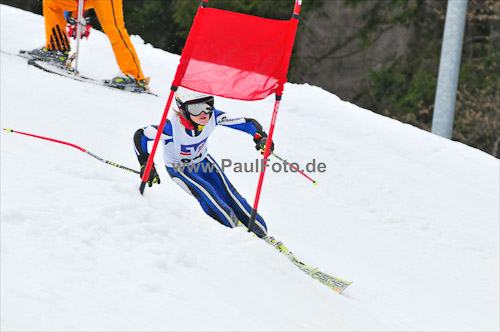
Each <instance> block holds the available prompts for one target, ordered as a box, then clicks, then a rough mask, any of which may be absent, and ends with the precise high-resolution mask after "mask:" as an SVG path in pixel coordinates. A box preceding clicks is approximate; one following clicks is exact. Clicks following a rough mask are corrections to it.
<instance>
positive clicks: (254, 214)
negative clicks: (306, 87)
mask: <svg viewBox="0 0 500 332" xmlns="http://www.w3.org/2000/svg"><path fill="white" fill-rule="evenodd" d="M301 6H302V0H295V6H294V8H293V14H292V19H296V20H298V19H299V14H300V7H301ZM282 84H284V82H283V83H282ZM278 91H279V93H278V92H277V93H276V102H275V103H274V110H273V117H272V119H271V127H270V128H269V136H268V137H267V142H266V150H265V151H264V159H263V163H262V168H263V169H262V170H261V171H260V176H259V184H258V185H257V192H256V194H255V200H254V203H253V208H252V214H251V215H250V220H249V222H248V231H249V232H251V231H253V227H254V225H255V219H256V217H257V208H258V206H259V199H260V193H261V190H262V184H263V182H264V174H265V172H266V168H267V166H268V165H267V162H268V161H269V159H268V158H269V154H270V153H271V145H272V143H273V133H274V126H275V124H276V117H277V116H278V109H279V106H280V100H281V95H282V93H283V85H281V86H280V87H279V88H278Z"/></svg>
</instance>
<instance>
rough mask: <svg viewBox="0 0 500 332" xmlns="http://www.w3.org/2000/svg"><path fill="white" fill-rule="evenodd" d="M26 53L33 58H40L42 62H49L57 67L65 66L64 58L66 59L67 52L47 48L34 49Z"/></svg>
mask: <svg viewBox="0 0 500 332" xmlns="http://www.w3.org/2000/svg"><path fill="white" fill-rule="evenodd" d="M28 54H29V55H30V56H31V57H32V58H33V60H40V61H44V62H49V63H51V64H54V65H56V66H59V67H62V68H64V67H66V60H68V55H69V52H68V51H65V52H61V51H54V50H49V49H48V48H45V47H44V48H41V49H38V48H37V49H34V50H32V51H30V52H28Z"/></svg>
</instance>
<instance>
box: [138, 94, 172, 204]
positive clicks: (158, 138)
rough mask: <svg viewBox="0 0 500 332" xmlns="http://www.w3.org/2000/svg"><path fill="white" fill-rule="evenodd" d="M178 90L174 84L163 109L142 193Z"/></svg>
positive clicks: (145, 172)
mask: <svg viewBox="0 0 500 332" xmlns="http://www.w3.org/2000/svg"><path fill="white" fill-rule="evenodd" d="M176 90H177V87H176V86H173V85H172V87H171V88H170V95H169V96H168V100H167V105H166V106H165V110H164V111H163V116H162V118H161V122H160V125H159V126H158V132H157V133H156V137H155V141H154V144H153V149H152V150H151V153H150V154H149V158H148V162H147V164H146V169H145V170H144V174H143V175H142V182H141V187H140V188H139V191H140V192H141V195H143V194H144V188H146V183H147V182H148V179H149V173H150V172H151V167H152V166H153V158H154V156H155V153H156V148H157V147H158V143H159V142H160V136H161V133H162V132H163V127H165V123H166V122H167V115H168V110H169V109H170V104H172V99H173V98H174V93H175V91H176Z"/></svg>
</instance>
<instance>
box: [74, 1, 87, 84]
mask: <svg viewBox="0 0 500 332" xmlns="http://www.w3.org/2000/svg"><path fill="white" fill-rule="evenodd" d="M84 5H85V0H78V10H77V12H76V21H77V25H76V53H75V54H76V59H75V60H76V61H75V75H76V74H78V70H77V69H78V55H79V51H80V39H81V38H82V25H84V24H86V22H85V20H84V19H83V12H84V9H83V6H84Z"/></svg>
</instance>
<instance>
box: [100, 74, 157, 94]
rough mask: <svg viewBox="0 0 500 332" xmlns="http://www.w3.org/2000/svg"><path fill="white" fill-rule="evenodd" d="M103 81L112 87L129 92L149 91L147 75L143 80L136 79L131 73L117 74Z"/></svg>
mask: <svg viewBox="0 0 500 332" xmlns="http://www.w3.org/2000/svg"><path fill="white" fill-rule="evenodd" d="M104 83H105V84H106V85H108V86H110V87H112V88H117V89H121V90H126V91H131V92H147V91H149V77H147V78H145V79H143V80H137V79H136V78H135V77H133V76H131V75H125V76H118V77H115V78H113V79H112V80H107V81H104Z"/></svg>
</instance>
